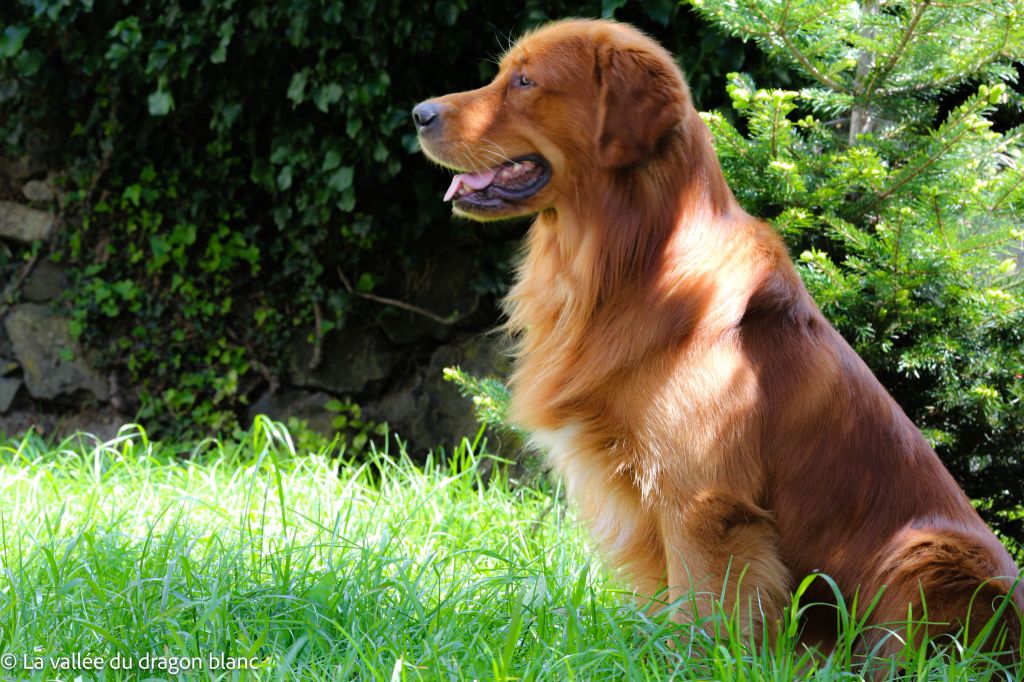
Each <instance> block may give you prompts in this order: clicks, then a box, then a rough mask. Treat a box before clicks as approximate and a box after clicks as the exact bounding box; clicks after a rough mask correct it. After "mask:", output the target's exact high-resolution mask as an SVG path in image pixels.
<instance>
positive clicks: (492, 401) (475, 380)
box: [444, 367, 522, 435]
mask: <svg viewBox="0 0 1024 682" xmlns="http://www.w3.org/2000/svg"><path fill="white" fill-rule="evenodd" d="M444 380H445V381H451V382H452V383H454V384H455V385H456V386H457V387H458V389H459V393H461V394H462V395H463V396H465V397H467V398H469V399H470V400H472V401H473V412H474V414H475V415H476V419H477V421H478V422H480V423H481V424H483V425H484V426H488V427H491V428H494V429H498V430H501V431H511V432H512V433H516V434H520V435H521V434H522V432H521V431H520V430H519V429H518V428H517V427H516V426H515V425H514V424H512V423H511V421H509V414H508V404H509V392H508V388H507V387H506V386H505V384H504V383H503V382H502V381H501V380H499V379H495V378H494V377H485V378H480V377H476V376H473V375H472V374H469V373H467V372H466V371H464V370H463V369H462V368H460V367H445V368H444Z"/></svg>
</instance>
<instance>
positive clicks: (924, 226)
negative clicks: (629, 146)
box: [695, 0, 1024, 541]
mask: <svg viewBox="0 0 1024 682" xmlns="http://www.w3.org/2000/svg"><path fill="white" fill-rule="evenodd" d="M695 4H696V5H697V7H698V8H699V9H700V11H701V13H702V14H703V15H704V16H705V17H706V18H707V19H709V20H710V21H713V22H715V23H716V24H718V25H719V26H720V27H722V28H724V29H725V30H728V31H730V32H731V33H734V34H735V35H737V36H740V37H743V38H754V39H755V40H757V41H758V43H759V44H760V45H762V46H763V47H764V49H765V50H766V51H767V52H768V54H769V55H771V56H772V57H773V58H774V59H776V60H778V61H780V62H782V63H784V64H785V65H786V66H788V67H789V68H791V69H793V70H794V71H796V72H797V73H799V74H800V76H801V77H803V78H805V79H806V80H807V81H808V82H809V83H810V85H809V86H808V87H806V88H804V89H802V90H798V91H796V90H776V89H758V88H757V87H756V86H755V84H754V82H753V80H752V79H751V78H749V77H747V76H742V75H739V74H732V75H731V76H730V84H729V93H730V96H731V98H732V101H733V107H734V108H735V109H736V110H737V111H738V112H739V113H740V115H741V116H742V118H743V122H744V124H745V126H746V128H747V130H748V131H749V132H748V134H746V135H741V134H740V132H739V131H738V130H737V129H736V128H735V127H733V126H732V125H731V124H730V123H729V122H728V121H727V120H726V119H725V118H724V117H722V116H721V115H719V114H708V115H706V120H707V122H708V123H709V125H710V126H711V129H712V131H713V133H714V136H715V139H716V144H717V147H718V151H719V156H720V158H721V160H722V164H723V167H724V169H725V172H726V174H727V176H728V177H729V179H730V181H731V183H732V185H733V187H734V188H735V189H736V192H737V195H738V197H739V199H740V201H741V203H743V204H744V206H745V207H747V208H748V210H750V211H751V212H753V213H754V214H756V215H760V216H767V217H770V218H771V219H772V222H773V223H774V225H775V226H776V227H777V228H778V229H779V230H780V231H781V232H782V233H783V234H784V235H785V237H786V239H787V240H788V243H789V244H790V247H791V249H792V251H793V253H794V254H797V255H798V256H799V258H798V264H799V267H800V272H801V274H802V275H803V277H804V280H805V282H806V283H807V286H808V288H809V289H810V290H811V294H812V295H813V296H814V298H815V299H816V300H817V301H818V303H819V305H821V307H822V309H823V311H824V312H825V314H826V316H827V317H828V318H829V319H830V320H831V321H832V322H833V324H835V325H836V326H837V327H838V329H839V330H840V332H841V333H842V334H843V335H844V336H845V337H846V338H847V340H849V341H850V343H851V344H853V346H854V347H855V348H856V350H857V352H858V353H860V354H861V356H862V357H863V358H864V359H865V360H866V361H867V363H868V364H869V365H870V366H871V368H872V369H873V370H874V371H875V373H876V374H877V375H878V376H879V378H880V379H881V381H882V383H883V384H884V385H885V386H886V387H887V388H888V389H889V390H890V391H891V392H892V394H893V396H894V397H895V398H896V400H897V401H898V402H899V403H900V404H901V405H902V406H903V408H904V409H905V410H906V411H907V412H908V414H909V415H910V417H911V418H912V419H913V420H914V421H915V422H916V423H917V424H918V426H920V427H921V428H922V430H923V431H924V433H925V435H926V436H927V437H928V438H929V440H931V442H932V444H933V445H934V446H935V447H936V449H937V451H938V453H939V454H940V456H941V457H942V459H943V460H944V461H945V463H946V465H947V466H948V467H949V469H950V470H951V471H952V473H953V475H954V476H955V477H956V478H957V479H958V480H959V481H960V482H961V483H962V484H963V485H964V486H965V488H966V490H967V493H968V495H970V496H971V497H972V498H975V499H976V500H979V501H982V502H983V503H984V505H985V509H984V511H985V513H986V515H987V517H988V520H989V521H990V522H991V523H992V524H993V525H994V526H995V527H997V528H998V529H1000V530H1001V531H1002V532H1003V533H1005V534H1006V535H1009V536H1012V537H1014V538H1015V539H1017V540H1018V541H1020V540H1024V519H1022V514H1021V507H1020V505H1021V504H1022V502H1024V477H1022V476H1021V472H1022V464H1024V438H1022V434H1021V425H1022V424H1024V381H1022V376H1021V372H1022V370H1024V295H1022V291H1021V283H1022V279H1021V277H1020V274H1019V273H1018V272H1017V264H1018V259H1019V258H1020V254H1021V250H1020V249H1021V245H1022V240H1024V230H1022V229H1021V224H1020V216H1021V210H1022V209H1024V170H1022V169H1021V168H1020V166H1019V164H1020V161H1021V156H1022V153H1024V144H1022V138H1024V128H1021V127H1015V128H1012V129H1009V130H1004V131H996V130H995V129H994V128H993V124H992V116H993V114H994V113H995V112H996V111H997V110H998V109H999V108H1000V107H1002V108H1003V109H1004V111H1005V110H1007V109H1009V110H1010V112H1011V113H1014V114H1015V113H1016V112H1017V111H1019V107H1020V102H1021V99H1020V96H1019V95H1018V94H1017V93H1015V92H1013V91H1012V90H1010V89H1008V88H1007V87H1006V85H1005V83H1006V82H1010V83H1013V82H1016V76H1017V73H1016V70H1015V69H1014V68H1013V66H1012V64H1011V61H1010V60H1012V59H1017V60H1019V59H1021V58H1022V57H1024V34H1022V33H1021V32H1020V30H1019V28H1017V27H1016V25H1017V24H1016V21H1015V17H1016V15H1015V11H1016V10H1015V6H1014V3H1011V2H995V3H988V4H985V5H984V6H980V5H979V6H975V5H963V6H961V5H957V4H953V5H945V4H929V3H894V4H889V5H886V6H885V7H884V8H880V7H879V6H877V5H874V4H873V3H863V4H862V5H859V6H854V5H835V6H829V7H827V8H826V7H823V6H812V5H800V6H793V7H790V5H789V4H788V3H787V4H786V5H785V8H789V10H788V12H787V10H786V9H785V8H784V7H783V6H781V5H780V6H775V5H765V4H764V3H757V2H749V3H739V4H737V3H731V2H722V1H720V0H705V1H704V2H701V3H695ZM950 93H952V94H950ZM958 93H959V96H958ZM964 95H966V96H964Z"/></svg>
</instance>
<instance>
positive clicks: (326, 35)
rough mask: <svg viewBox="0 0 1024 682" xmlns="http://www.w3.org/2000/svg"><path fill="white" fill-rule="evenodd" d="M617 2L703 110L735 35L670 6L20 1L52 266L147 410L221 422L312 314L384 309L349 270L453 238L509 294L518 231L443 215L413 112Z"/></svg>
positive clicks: (387, 281)
mask: <svg viewBox="0 0 1024 682" xmlns="http://www.w3.org/2000/svg"><path fill="white" fill-rule="evenodd" d="M613 12H617V14H618V16H619V17H620V18H623V19H626V20H630V21H633V22H635V23H637V24H640V25H641V26H644V27H645V28H647V29H648V30H651V31H652V32H653V33H655V34H656V35H657V36H658V37H659V38H661V39H662V40H663V41H665V42H666V44H668V45H669V47H671V48H672V49H674V50H676V51H677V52H678V53H679V54H680V56H681V61H682V63H684V64H685V65H687V66H689V67H691V68H692V70H693V72H694V74H695V76H694V78H693V80H694V89H695V92H696V93H697V95H698V97H700V98H702V100H703V101H702V103H703V104H705V105H709V106H713V105H715V104H718V103H721V102H722V101H723V100H724V74H725V73H726V72H727V71H729V70H731V69H735V68H738V67H740V66H742V65H743V63H744V60H745V48H744V47H743V46H742V45H741V44H740V43H739V42H737V41H730V40H728V39H726V38H724V37H722V36H720V34H717V33H714V32H711V31H708V30H706V28H705V27H704V26H703V25H702V24H701V23H700V20H699V19H698V18H697V17H696V15H694V14H692V13H690V11H689V10H681V9H679V8H678V7H677V6H676V5H675V3H673V2H670V1H661V2H646V3H642V4H641V3H638V2H636V3H625V2H623V1H622V0H619V1H617V2H614V1H613V2H608V1H607V0H606V1H605V2H603V3H599V2H584V3H569V2H557V1H533V2H527V3H526V4H525V6H518V5H514V4H512V5H508V4H505V3H482V2H474V3H470V2H467V1H466V0H455V1H447V0H441V1H438V2H428V3H413V2H398V1H396V0H383V1H380V2H372V1H361V2H348V1H342V0H255V1H250V2H244V3H243V2H233V1H231V0H222V1H219V2H217V1H209V2H197V1H195V2H190V1H188V0H171V1H169V2H168V1H166V0H124V1H122V2H114V1H112V0H110V1H105V2H104V1H101V2H92V1H88V2H87V1H83V2H72V3H67V2H61V1H58V0H53V1H49V2H47V1H45V0H33V1H29V0H18V1H13V0H12V1H11V2H6V3H2V4H0V26H3V27H4V28H3V30H2V38H0V83H3V89H2V90H0V92H2V93H3V94H0V141H2V142H3V147H4V148H5V149H6V151H7V152H8V153H13V154H18V153H22V152H23V151H24V150H25V149H26V148H27V146H28V142H29V140H28V137H29V136H30V135H31V136H34V138H35V139H34V140H33V148H34V149H37V150H40V152H41V153H42V154H43V155H44V156H45V157H46V160H47V161H48V163H49V165H50V166H51V167H53V168H60V169H66V176H65V179H64V182H65V185H66V186H65V190H66V191H67V192H68V198H69V202H68V205H67V206H66V208H65V213H66V215H65V217H66V219H67V227H66V230H65V232H64V233H63V235H62V237H61V241H60V242H59V243H58V245H57V248H56V250H55V252H54V255H53V257H55V258H57V259H60V260H63V261H64V262H65V263H68V264H70V265H71V266H72V267H73V269H74V272H75V276H74V282H73V287H72V289H71V291H69V292H68V299H69V301H68V302H69V304H70V307H71V308H72V309H73V310H74V311H75V313H74V314H75V316H76V320H75V328H76V330H77V331H78V332H80V333H81V334H82V335H83V336H84V340H85V341H86V342H87V344H88V345H90V346H92V347H95V348H99V349H100V350H101V351H103V356H104V358H105V361H106V363H107V364H108V366H109V367H110V368H113V369H120V370H121V371H122V373H123V374H124V376H123V377H122V382H121V385H122V386H125V387H130V388H131V389H132V390H131V396H130V398H131V399H133V400H134V405H133V407H135V408H137V409H138V416H139V418H140V419H142V420H144V421H145V422H146V423H148V424H149V425H150V426H151V427H152V428H156V429H157V430H158V431H159V430H160V428H161V427H163V428H164V429H176V430H181V429H186V430H194V431H199V432H209V431H217V430H221V429H225V428H230V427H232V426H233V425H234V424H235V422H236V419H237V415H238V414H239V413H240V412H239V411H240V408H241V407H242V405H243V404H244V402H245V401H246V400H247V399H249V398H251V397H252V395H254V394H255V393H256V392H258V391H259V390H261V388H262V387H265V385H266V383H267V381H268V380H272V378H271V379H268V377H273V376H275V375H277V374H279V373H280V369H281V367H280V358H281V357H283V353H282V349H283V348H284V347H285V344H286V343H287V342H288V340H289V339H290V338H292V337H293V336H294V335H296V334H308V333H309V332H308V330H309V329H310V327H311V325H312V324H313V321H314V318H315V317H317V314H316V313H315V312H314V310H315V309H318V310H319V317H320V322H321V331H322V332H325V331H327V330H329V329H331V328H332V327H338V326H341V325H345V324H354V323H361V322H362V321H365V320H366V318H367V317H369V316H375V315H378V314H380V312H381V310H380V308H379V307H376V306H372V305H366V304H362V305H357V304H356V302H355V301H354V299H353V297H352V296H351V295H350V294H349V292H348V291H346V289H345V287H344V286H343V285H342V282H341V280H340V276H339V274H338V273H339V271H340V272H342V273H345V274H347V279H348V280H349V281H350V282H351V283H352V284H353V286H354V287H356V288H357V289H359V290H363V291H371V290H372V291H375V292H377V293H383V294H386V295H390V296H397V297H401V296H402V295H403V283H404V282H405V281H406V280H407V279H408V273H410V272H415V271H416V270H417V268H418V267H419V266H420V265H421V264H422V262H423V259H424V256H425V254H431V253H434V252H436V251H437V250H438V249H440V248H445V247H447V246H450V245H452V244H461V245H466V246H468V248H469V249H470V250H471V251H472V252H473V253H476V254H478V258H479V263H478V265H479V277H478V280H477V282H476V285H475V286H476V287H477V288H478V289H479V290H480V291H485V292H495V293H496V292H499V291H501V290H502V288H503V286H504V279H505V277H506V274H507V271H508V258H509V254H508V253H507V248H503V247H501V244H502V243H506V242H507V241H508V238H509V234H508V232H507V231H506V233H505V235H504V236H502V234H501V233H500V232H497V233H496V232H495V231H493V230H490V231H481V230H480V229H478V227H477V226H473V225H468V224H465V223H459V222H454V223H453V222H452V221H451V220H450V218H449V209H448V208H447V207H446V206H445V205H444V204H443V203H442V202H441V201H440V198H441V194H442V192H443V189H444V182H445V180H444V176H443V174H442V173H440V172H439V171H437V169H433V168H430V167H429V165H428V164H427V163H426V162H425V161H424V160H423V159H422V158H421V156H420V155H419V154H418V153H417V149H416V141H415V136H414V132H413V129H412V126H411V125H410V122H409V113H408V112H409V110H410V108H411V107H412V105H413V104H415V103H416V102H417V101H419V100H421V99H423V98H426V97H428V96H431V95H436V94H441V93H444V92H449V91H453V90H458V89H466V88H471V87H478V86H479V85H480V84H481V82H482V81H484V80H486V79H487V78H488V77H489V76H490V75H491V74H492V73H493V72H494V70H495V59H494V58H495V56H496V55H499V54H500V53H501V51H502V50H503V49H504V48H505V47H506V46H507V45H508V43H509V41H510V40H511V39H513V38H514V36H515V35H516V34H518V33H519V32H521V31H522V30H524V29H525V28H527V27H529V26H531V25H534V24H537V23H539V22H542V21H545V20H547V19H548V18H549V17H561V16H572V15H577V16H580V15H585V16H600V15H601V14H605V15H608V14H611V13H613ZM513 229H515V228H513ZM0 266H2V264H0ZM439 312H441V313H442V314H447V313H448V312H451V311H439ZM257 368H258V369H257ZM165 432H166V431H165Z"/></svg>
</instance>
